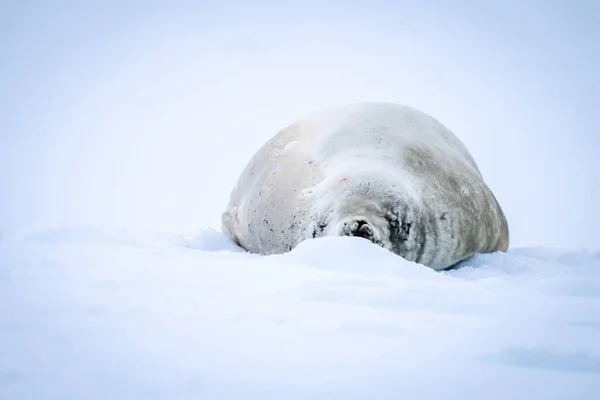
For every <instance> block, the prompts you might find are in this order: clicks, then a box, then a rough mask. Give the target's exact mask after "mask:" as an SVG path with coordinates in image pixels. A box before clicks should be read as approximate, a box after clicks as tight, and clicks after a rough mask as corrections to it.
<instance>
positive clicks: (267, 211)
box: [222, 102, 509, 270]
mask: <svg viewBox="0 0 600 400" xmlns="http://www.w3.org/2000/svg"><path fill="white" fill-rule="evenodd" d="M222 231H223V233H225V234H226V235H228V236H229V237H230V238H231V239H232V240H233V241H234V242H235V243H237V244H238V245H239V246H240V247H242V248H244V249H245V250H247V251H249V252H251V253H258V254H262V255H269V254H280V253H284V252H288V251H290V250H292V249H293V248H294V247H295V246H296V245H298V243H300V242H302V241H304V240H307V239H312V238H318V237H321V236H358V237H362V238H365V239H367V240H370V241H371V242H373V243H375V244H377V245H379V246H382V247H384V248H386V249H388V250H390V251H392V252H393V253H395V254H397V255H399V256H401V257H403V258H405V259H407V260H409V261H414V262H417V263H420V264H423V265H426V266H428V267H430V268H432V269H434V270H443V269H447V268H451V267H453V266H455V265H456V264H458V263H459V262H461V261H464V260H466V259H468V258H470V257H472V256H473V255H474V254H477V253H491V252H497V251H503V252H505V251H507V250H508V246H509V228H508V223H507V220H506V217H505V215H504V213H503V211H502V209H501V207H500V204H499V203H498V201H497V199H496V197H495V196H494V194H493V193H492V191H491V190H490V189H489V187H488V186H487V185H486V183H485V182H484V180H483V177H482V175H481V173H480V171H479V168H478V166H477V165H476V163H475V161H474V160H473V157H472V156H471V154H470V153H469V151H468V150H467V149H466V147H465V146H464V144H463V143H462V142H461V141H460V140H459V139H458V137H457V136H455V135H454V133H452V132H451V131H450V130H449V129H448V128H446V127H445V126H444V125H442V124H441V123H440V122H439V121H437V120H436V119H434V118H433V117H431V116H429V115H427V114H425V113H423V112H421V111H418V110H416V109H414V108H411V107H408V106H404V105H399V104H394V103H383V102H369V103H357V104H349V105H344V106H338V107H334V108H329V109H325V110H320V111H316V112H313V113H312V114H310V115H308V116H306V117H304V118H302V119H299V120H298V121H296V122H294V123H292V124H291V125H289V126H287V127H286V128H284V129H283V130H281V131H280V132H278V133H277V134H276V135H275V136H274V137H272V138H271V139H270V140H268V141H267V142H266V143H265V144H264V145H263V146H262V147H261V148H260V149H259V150H258V151H257V152H256V153H255V154H254V156H253V157H252V158H251V159H250V161H249V163H248V164H247V166H246V168H245V169H244V170H243V172H242V174H241V176H240V177H239V180H238V182H237V184H236V185H235V187H234V188H233V190H232V192H231V196H230V201H229V204H228V207H227V209H226V211H225V212H224V213H223V214H222Z"/></svg>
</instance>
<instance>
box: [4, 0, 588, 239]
mask: <svg viewBox="0 0 600 400" xmlns="http://www.w3.org/2000/svg"><path fill="white" fill-rule="evenodd" d="M599 39H600V2H596V1H589V2H584V1H574V2H573V1H562V2H546V1H527V2H518V1H512V2H505V1H503V2H501V1H496V2H491V1H470V2H466V1H422V2H421V1H413V2H406V1H394V2H392V1H387V2H386V1H368V2H366V1H365V2H355V1H344V2H342V1H339V2H327V3H325V2H316V1H302V2H295V3H292V2H278V1H271V2H266V1H263V2H256V1H252V2H250V1H248V2H241V1H240V2H216V1H215V2H192V1H188V2H184V1H165V2H158V1H128V2H127V1H126V2H121V1H106V2H83V1H71V2H68V1H62V2H58V1H56V2H52V1H1V2H0V61H1V63H0V135H1V136H0V202H1V203H0V206H1V208H0V229H3V230H4V229H14V228H19V227H23V226H40V225H64V224H94V225H107V226H129V227H140V228H147V229H152V230H170V231H177V232H184V231H185V232H188V231H190V232H193V231H195V230H197V229H199V228H202V227H206V226H209V225H210V226H213V227H216V228H218V227H219V217H220V212H221V211H222V210H223V209H224V207H225V204H226V202H227V198H228V195H229V191H230V189H231V187H232V185H233V184H234V182H235V180H236V179H237V176H238V175H239V173H240V171H241V169H242V168H243V166H244V165H245V163H246V162H247V160H248V158H249V157H250V156H251V155H252V153H253V152H254V151H255V150H256V149H257V148H258V147H259V146H260V145H261V144H262V143H263V142H264V141H265V140H266V139H267V138H269V137H270V136H272V135H273V134H274V133H275V132H276V131H277V130H278V129H280V128H282V127H283V126H285V125H287V124H288V123H290V122H291V121H292V120H293V119H295V118H297V117H300V116H302V115H304V114H306V113H307V112H310V111H312V110H314V109H318V108H321V107H326V106H330V105H336V104H340V103H347V102H352V101H363V100H389V101H395V102H399V103H404V104H408V105H411V106H413V107H416V108H419V109H421V110H423V111H425V112H427V113H430V114H431V115H433V116H434V117H436V118H438V119H439V120H440V121H441V122H442V123H444V124H445V125H447V126H448V127H449V128H450V129H452V130H453V131H454V132H455V133H456V134H457V135H458V136H459V137H460V138H461V139H462V140H463V141H464V142H465V143H466V145H467V146H468V147H469V149H470V150H471V152H472V153H473V155H474V157H475V159H476V161H477V162H478V164H479V166H480V168H481V170H482V172H483V174H484V177H485V178H486V181H487V182H488V184H489V185H490V187H491V188H492V189H493V190H494V192H495V193H496V195H497V197H498V199H499V200H500V202H501V204H502V205H503V207H504V209H505V211H506V214H507V216H508V218H509V222H510V226H511V234H512V245H513V246H525V245H544V246H559V247H567V248H573V249H579V248H583V247H585V248H589V249H595V250H597V249H599V248H600V216H599V213H598V209H597V205H598V204H599V203H600V189H599V187H600V185H599V178H600V156H599V155H598V154H597V153H598V149H599V148H600V133H599V132H598V126H599V125H600V117H599V111H598V110H599V106H600V95H599V93H600V83H599V82H600V80H599V79H598V71H600V51H599V44H598V43H599Z"/></svg>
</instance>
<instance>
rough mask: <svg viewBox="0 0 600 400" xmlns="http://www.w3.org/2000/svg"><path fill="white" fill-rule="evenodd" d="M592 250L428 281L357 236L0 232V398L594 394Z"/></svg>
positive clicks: (596, 323) (511, 255)
mask: <svg viewBox="0 0 600 400" xmlns="http://www.w3.org/2000/svg"><path fill="white" fill-rule="evenodd" d="M598 337H600V253H586V252H567V251H565V250H561V249H549V248H515V249H512V250H510V251H509V252H508V253H507V254H503V253H498V254H488V255H479V256H476V257H474V258H473V259H471V260H469V261H466V262H464V263H463V265H462V266H461V268H459V269H457V270H453V271H448V272H435V271H433V270H431V269H428V268H426V267H424V266H421V265H418V264H415V263H411V262H407V261H404V260H403V259H401V258H400V257H397V256H395V255H393V254H392V253H390V252H388V251H387V250H385V249H382V248H380V247H378V246H375V245H373V244H371V243H370V242H368V241H366V240H364V239H360V238H350V237H344V238H321V239H315V240H308V241H305V242H303V243H301V244H300V245H299V246H298V247H297V248H296V249H294V250H293V251H292V252H290V253H287V254H283V255H276V256H268V257H263V256H258V255H251V254H247V253H245V252H243V251H241V250H240V249H239V248H237V247H236V246H235V245H234V244H233V243H231V242H230V241H229V240H228V239H227V238H226V237H225V236H224V235H222V234H220V233H219V232H217V231H214V230H210V229H207V230H204V231H201V232H199V233H198V234H196V235H194V236H191V237H186V236H182V235H177V234H156V233H153V232H133V231H127V230H121V231H116V230H113V231H109V230H102V229H95V228H93V227H57V228H44V229H41V228H40V229H36V230H30V231H22V232H4V233H3V235H2V236H0V355H1V356H0V398H1V399H11V400H12V399H19V400H25V399H131V398H143V399H284V398H285V399H367V398H369V399H371V398H373V399H388V398H389V399H398V398H407V399H441V398H443V399H454V398H456V399H483V398H485V399H530V398H545V399H595V398H598V391H599V390H600V341H598Z"/></svg>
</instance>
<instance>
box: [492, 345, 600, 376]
mask: <svg viewBox="0 0 600 400" xmlns="http://www.w3.org/2000/svg"><path fill="white" fill-rule="evenodd" d="M482 360H483V361H486V362H494V363H498V364H505V365H511V366H515V367H521V368H533V369H544V370H554V371H561V372H570V373H591V374H600V356H598V355H595V354H588V353H586V352H584V351H579V352H573V353H559V352H557V351H554V350H551V349H532V348H520V347H507V348H504V349H502V350H500V351H499V352H498V353H496V354H490V355H486V356H483V357H482Z"/></svg>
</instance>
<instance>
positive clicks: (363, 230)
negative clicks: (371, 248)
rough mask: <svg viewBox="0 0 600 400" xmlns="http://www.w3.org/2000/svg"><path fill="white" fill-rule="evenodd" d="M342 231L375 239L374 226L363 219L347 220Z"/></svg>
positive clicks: (348, 234)
mask: <svg viewBox="0 0 600 400" xmlns="http://www.w3.org/2000/svg"><path fill="white" fill-rule="evenodd" d="M342 233H343V234H344V236H358V237H362V238H365V239H369V240H371V239H373V228H371V226H370V225H369V224H368V223H367V222H366V221H363V220H355V221H349V222H345V223H344V227H343V228H342Z"/></svg>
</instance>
